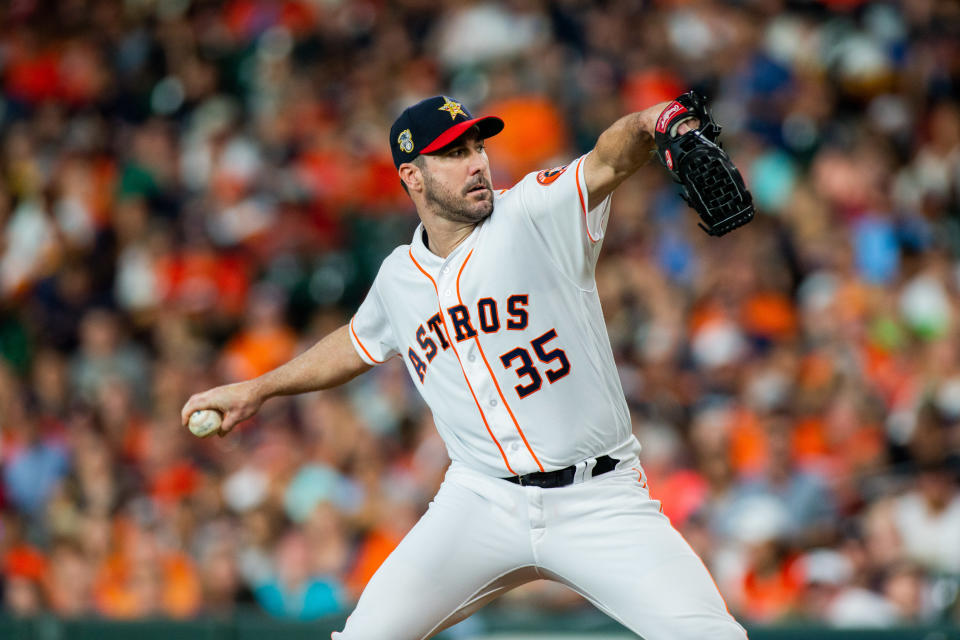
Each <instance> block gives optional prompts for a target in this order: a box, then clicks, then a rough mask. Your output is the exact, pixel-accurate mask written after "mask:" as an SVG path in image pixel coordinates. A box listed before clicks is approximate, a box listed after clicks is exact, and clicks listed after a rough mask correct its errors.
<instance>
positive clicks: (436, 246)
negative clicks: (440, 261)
mask: <svg viewBox="0 0 960 640" xmlns="http://www.w3.org/2000/svg"><path fill="white" fill-rule="evenodd" d="M476 227H477V223H476V222H452V221H450V220H445V219H443V218H434V219H433V220H423V228H424V230H425V231H426V241H427V248H428V249H430V252H431V253H433V254H435V255H438V256H440V257H441V258H446V257H447V256H449V255H450V254H451V253H452V252H453V250H454V249H456V248H457V247H458V246H460V243H461V242H463V241H464V240H466V239H467V237H468V236H469V235H470V234H471V233H473V230H474V229H475V228H476Z"/></svg>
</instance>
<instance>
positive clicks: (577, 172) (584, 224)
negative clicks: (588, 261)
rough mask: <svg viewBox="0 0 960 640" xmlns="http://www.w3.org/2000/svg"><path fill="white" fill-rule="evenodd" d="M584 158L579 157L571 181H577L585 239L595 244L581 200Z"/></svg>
mask: <svg viewBox="0 0 960 640" xmlns="http://www.w3.org/2000/svg"><path fill="white" fill-rule="evenodd" d="M586 157H587V156H583V157H581V158H580V161H579V162H578V163H577V169H576V171H574V173H573V179H574V180H576V181H577V195H578V196H580V208H581V209H583V226H585V227H586V228H587V237H588V238H590V242H596V241H597V240H596V238H594V237H593V234H592V233H590V220H589V219H588V218H587V203H586V202H585V201H584V199H583V189H581V188H580V165H581V164H583V158H586Z"/></svg>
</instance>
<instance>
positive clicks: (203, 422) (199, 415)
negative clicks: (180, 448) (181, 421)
mask: <svg viewBox="0 0 960 640" xmlns="http://www.w3.org/2000/svg"><path fill="white" fill-rule="evenodd" d="M222 422H223V416H221V415H220V412H219V411H217V410H215V409H201V410H199V411H194V412H193V413H191V414H190V419H189V420H188V421H187V427H188V428H189V429H190V433H192V434H193V435H195V436H197V437H198V438H206V437H207V436H209V435H211V434H214V433H216V432H217V429H219V428H220V423H222Z"/></svg>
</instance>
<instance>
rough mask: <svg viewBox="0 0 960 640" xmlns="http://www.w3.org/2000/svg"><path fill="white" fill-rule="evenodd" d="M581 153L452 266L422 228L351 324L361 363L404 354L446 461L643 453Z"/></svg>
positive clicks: (522, 195)
mask: <svg viewBox="0 0 960 640" xmlns="http://www.w3.org/2000/svg"><path fill="white" fill-rule="evenodd" d="M585 157H586V156H583V157H580V158H579V159H577V160H576V161H574V162H573V163H571V164H569V165H567V166H566V167H561V168H557V169H552V170H549V171H541V172H539V173H531V174H529V175H527V176H526V177H525V178H524V179H523V180H521V181H520V182H519V183H518V184H517V185H515V186H514V187H513V188H511V189H508V190H504V191H501V192H500V193H498V194H496V195H495V201H494V210H493V213H492V214H491V215H490V216H489V217H488V218H487V219H486V220H484V221H483V222H482V223H480V224H478V225H477V226H476V228H475V229H474V230H473V232H472V233H471V234H470V236H469V237H468V238H467V239H466V240H464V241H463V242H462V243H461V244H460V245H459V246H457V247H456V248H455V249H454V250H453V252H452V253H451V254H450V255H449V256H447V257H446V258H441V257H439V256H437V255H435V254H433V253H431V252H430V250H429V249H428V248H427V246H426V244H425V239H424V230H423V226H422V225H420V226H419V227H417V230H416V232H415V233H414V236H413V240H412V242H411V244H410V245H404V246H401V247H398V248H397V249H396V250H395V251H393V253H391V254H390V255H389V256H388V257H387V258H386V259H385V260H384V262H383V264H382V266H381V268H380V272H379V273H378V274H377V277H376V280H375V281H374V283H373V286H372V288H371V290H370V292H369V293H368V295H367V297H366V299H365V300H364V302H363V304H362V305H361V306H360V308H359V309H358V311H357V313H356V315H355V316H354V317H353V319H352V320H351V322H350V335H351V340H352V341H353V344H354V347H355V348H356V350H357V353H358V354H359V355H360V357H361V358H362V359H363V360H364V361H365V362H367V363H368V364H371V365H374V364H379V363H382V362H384V361H385V360H387V359H388V358H390V357H393V356H399V357H401V358H403V360H404V362H405V364H406V367H407V370H408V371H409V372H410V375H411V377H412V379H413V382H414V384H415V385H416V387H417V388H418V389H419V390H420V393H421V394H422V396H423V398H424V400H425V401H426V402H427V404H428V405H429V407H430V408H431V410H432V411H433V416H434V421H435V422H436V425H437V429H438V430H439V432H440V435H441V437H442V438H443V440H444V442H445V443H446V446H447V450H448V453H449V456H450V458H451V460H453V461H455V462H461V463H463V464H464V465H466V466H467V467H468V468H471V469H475V470H477V471H480V472H481V473H484V474H486V475H490V476H495V477H505V476H513V475H519V474H525V473H530V472H534V471H551V470H555V469H561V468H564V467H567V466H570V465H573V464H576V463H578V462H580V461H583V460H586V459H588V458H591V457H595V456H599V455H602V454H609V455H611V456H613V457H615V458H618V459H624V458H626V457H629V456H630V455H632V454H635V453H636V451H637V450H638V449H639V444H638V443H637V441H636V439H635V438H634V437H633V435H632V431H631V425H630V416H629V412H628V410H627V405H626V401H625V399H624V396H623V390H622V388H621V386H620V380H619V378H618V376H617V369H616V366H615V364H614V359H613V353H612V351H611V349H610V340H609V338H608V336H607V330H606V326H605V323H604V318H603V314H602V312H601V309H600V300H599V297H598V295H597V288H596V282H595V279H594V269H595V266H596V262H597V256H598V254H599V253H600V246H601V244H602V240H603V236H604V232H605V229H606V225H607V218H608V214H609V210H610V199H609V198H607V199H606V200H604V201H603V202H602V203H601V204H600V205H598V206H597V207H595V208H594V209H592V210H589V211H588V210H587V188H586V184H585V181H584V177H583V162H584V158H585Z"/></svg>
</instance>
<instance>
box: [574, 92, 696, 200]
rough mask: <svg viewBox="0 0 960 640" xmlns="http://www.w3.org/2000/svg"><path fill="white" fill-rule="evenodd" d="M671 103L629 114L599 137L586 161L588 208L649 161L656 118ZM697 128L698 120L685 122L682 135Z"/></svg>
mask: <svg viewBox="0 0 960 640" xmlns="http://www.w3.org/2000/svg"><path fill="white" fill-rule="evenodd" d="M669 104H670V103H669V102H661V103H659V104H655V105H653V106H652V107H648V108H647V109H644V110H643V111H636V112H634V113H630V114H627V115H625V116H623V117H622V118H620V119H619V120H617V121H616V122H614V123H613V124H612V125H610V126H609V127H608V128H607V129H606V131H604V132H603V133H601V134H600V138H598V139H597V144H596V146H595V147H594V148H593V151H591V152H590V153H589V154H588V155H587V157H586V159H585V160H584V162H583V179H584V180H585V181H586V183H587V193H588V195H589V202H588V207H589V209H593V208H594V207H596V206H597V205H598V204H600V203H601V202H603V199H604V198H606V197H607V196H608V195H610V194H611V193H613V190H614V189H616V188H617V187H618V186H620V183H621V182H623V181H624V180H626V179H627V178H629V177H630V176H631V175H633V173H634V172H635V171H636V170H637V169H639V168H640V167H642V166H643V165H645V164H646V163H647V162H648V161H649V160H650V156H651V151H653V149H654V147H655V143H654V138H653V134H654V127H656V124H657V118H658V117H659V116H660V114H661V113H662V112H663V110H664V109H665V108H666V107H667V105H669ZM695 126H696V121H695V120H691V121H690V122H683V123H681V125H680V129H679V133H680V134H683V133H685V132H686V131H688V130H690V129H693V128H695Z"/></svg>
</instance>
